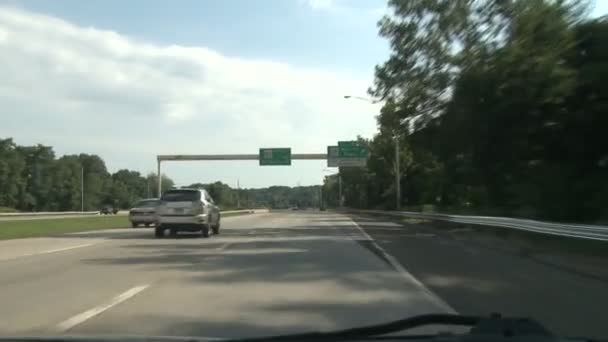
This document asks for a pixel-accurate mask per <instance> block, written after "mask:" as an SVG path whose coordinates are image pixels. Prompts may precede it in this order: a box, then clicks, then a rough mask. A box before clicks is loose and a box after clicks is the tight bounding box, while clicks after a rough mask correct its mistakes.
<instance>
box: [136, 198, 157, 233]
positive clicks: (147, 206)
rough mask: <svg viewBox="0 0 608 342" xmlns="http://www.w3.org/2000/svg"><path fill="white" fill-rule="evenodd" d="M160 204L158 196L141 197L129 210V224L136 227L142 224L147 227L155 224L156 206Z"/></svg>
mask: <svg viewBox="0 0 608 342" xmlns="http://www.w3.org/2000/svg"><path fill="white" fill-rule="evenodd" d="M159 204H160V201H159V200H158V198H148V199H143V200H140V201H138V202H137V203H135V205H134V206H133V208H131V210H129V221H131V226H132V227H133V228H136V227H137V226H138V225H140V224H143V225H145V226H146V227H149V226H150V225H151V224H156V208H157V207H158V205H159Z"/></svg>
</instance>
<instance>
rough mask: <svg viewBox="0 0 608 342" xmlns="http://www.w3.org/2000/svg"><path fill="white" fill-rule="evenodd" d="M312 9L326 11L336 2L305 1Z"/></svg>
mask: <svg viewBox="0 0 608 342" xmlns="http://www.w3.org/2000/svg"><path fill="white" fill-rule="evenodd" d="M305 2H306V4H307V5H308V6H310V7H311V8H312V9H328V8H332V7H334V6H335V5H336V2H337V1H336V0H305Z"/></svg>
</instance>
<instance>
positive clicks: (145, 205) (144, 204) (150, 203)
mask: <svg viewBox="0 0 608 342" xmlns="http://www.w3.org/2000/svg"><path fill="white" fill-rule="evenodd" d="M158 202H159V201H158V200H144V201H139V202H137V203H135V207H137V208H148V207H156V206H157V205H158V204H159V203H158Z"/></svg>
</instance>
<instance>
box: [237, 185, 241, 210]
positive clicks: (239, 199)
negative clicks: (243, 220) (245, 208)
mask: <svg viewBox="0 0 608 342" xmlns="http://www.w3.org/2000/svg"><path fill="white" fill-rule="evenodd" d="M236 207H237V209H240V208H241V184H240V183H239V180H238V179H237V180H236Z"/></svg>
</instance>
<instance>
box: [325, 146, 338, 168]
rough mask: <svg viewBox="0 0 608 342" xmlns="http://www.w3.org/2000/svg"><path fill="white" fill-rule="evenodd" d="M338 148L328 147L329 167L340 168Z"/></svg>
mask: <svg viewBox="0 0 608 342" xmlns="http://www.w3.org/2000/svg"><path fill="white" fill-rule="evenodd" d="M338 159H339V158H338V146H327V167H338V166H339V164H338Z"/></svg>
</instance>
